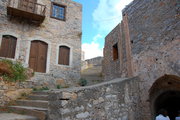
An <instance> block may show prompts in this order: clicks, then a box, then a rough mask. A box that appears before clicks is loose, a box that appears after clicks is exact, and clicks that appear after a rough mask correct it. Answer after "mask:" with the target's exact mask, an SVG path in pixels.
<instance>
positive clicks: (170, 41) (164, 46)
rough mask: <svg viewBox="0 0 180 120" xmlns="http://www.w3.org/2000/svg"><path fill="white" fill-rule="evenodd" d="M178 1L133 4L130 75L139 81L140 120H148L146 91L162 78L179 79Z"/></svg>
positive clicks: (146, 0) (129, 9) (145, 0)
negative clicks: (169, 75)
mask: <svg viewBox="0 0 180 120" xmlns="http://www.w3.org/2000/svg"><path fill="white" fill-rule="evenodd" d="M177 6H178V1H177V0H164V1H161V0H157V1H151V0H143V1H141V2H140V1H138V0H135V1H134V2H133V3H131V4H130V5H129V6H128V7H127V8H126V9H124V12H123V14H127V15H128V24H129V33H130V41H131V47H132V60H133V61H132V62H133V74H134V76H136V75H138V76H139V77H140V78H141V80H142V83H141V85H140V86H141V87H140V89H141V90H140V91H141V92H140V95H141V101H142V102H141V105H142V106H141V107H142V109H141V110H142V112H143V116H144V117H142V119H143V120H147V119H148V118H149V113H150V110H149V109H147V108H149V102H148V101H147V100H148V90H149V89H150V87H151V86H152V84H153V83H154V82H155V80H157V79H158V78H160V77H161V76H163V75H164V74H171V75H177V76H180V52H179V48H180V42H179V41H180V29H179V28H180V17H179V16H178V14H179V13H178V9H177Z"/></svg>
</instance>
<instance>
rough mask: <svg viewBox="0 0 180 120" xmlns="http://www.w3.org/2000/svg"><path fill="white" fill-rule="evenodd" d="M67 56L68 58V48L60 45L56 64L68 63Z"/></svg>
mask: <svg viewBox="0 0 180 120" xmlns="http://www.w3.org/2000/svg"><path fill="white" fill-rule="evenodd" d="M69 58H70V48H69V47H67V46H60V47H59V59H58V64H61V65H69Z"/></svg>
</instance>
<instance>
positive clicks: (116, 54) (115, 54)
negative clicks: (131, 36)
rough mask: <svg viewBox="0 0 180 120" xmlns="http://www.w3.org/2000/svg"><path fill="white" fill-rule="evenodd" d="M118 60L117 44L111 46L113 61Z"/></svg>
mask: <svg viewBox="0 0 180 120" xmlns="http://www.w3.org/2000/svg"><path fill="white" fill-rule="evenodd" d="M117 59H118V44H117V43H116V44H115V45H113V60H117Z"/></svg>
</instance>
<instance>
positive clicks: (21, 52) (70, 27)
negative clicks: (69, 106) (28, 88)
mask: <svg viewBox="0 0 180 120" xmlns="http://www.w3.org/2000/svg"><path fill="white" fill-rule="evenodd" d="M52 1H53V2H56V3H58V4H60V5H63V6H66V14H65V15H66V20H65V21H62V20H57V19H54V18H51V17H50V12H51V0H37V2H38V3H40V4H43V5H46V13H45V16H46V17H45V20H44V21H43V23H42V24H40V25H39V26H37V25H34V24H33V23H29V22H28V21H27V20H24V19H21V18H20V19H18V18H17V19H16V18H13V17H9V16H7V2H8V0H1V1H0V43H1V40H2V36H3V35H11V36H14V37H16V38H17V46H16V52H15V58H14V59H13V60H20V61H22V63H23V64H24V65H25V66H27V67H28V66H29V54H30V46H31V42H32V41H33V40H40V41H43V42H45V43H46V44H48V50H47V61H46V73H36V74H35V78H33V79H32V80H36V81H39V83H38V84H44V82H43V81H44V80H43V79H44V78H42V77H41V76H43V75H45V76H48V77H47V78H48V80H45V81H50V82H49V83H47V82H46V84H50V83H53V84H55V83H56V80H62V79H63V80H64V81H65V82H66V83H68V84H74V83H76V80H78V79H79V78H80V69H81V34H82V29H81V27H82V26H81V24H82V23H81V22H82V5H81V4H79V3H76V2H74V1H71V0H52ZM59 46H67V47H68V48H70V56H69V57H70V61H69V65H60V64H58V57H59ZM47 78H46V79H47Z"/></svg>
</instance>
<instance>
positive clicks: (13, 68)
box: [0, 59, 27, 82]
mask: <svg viewBox="0 0 180 120" xmlns="http://www.w3.org/2000/svg"><path fill="white" fill-rule="evenodd" d="M0 64H1V66H0V73H1V74H0V75H1V76H2V77H3V79H4V80H6V81H9V82H16V81H20V82H22V81H25V80H26V79H27V75H26V68H24V67H23V65H22V64H21V63H20V62H17V61H16V62H13V61H11V60H8V59H2V60H0ZM3 67H4V68H3Z"/></svg>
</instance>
